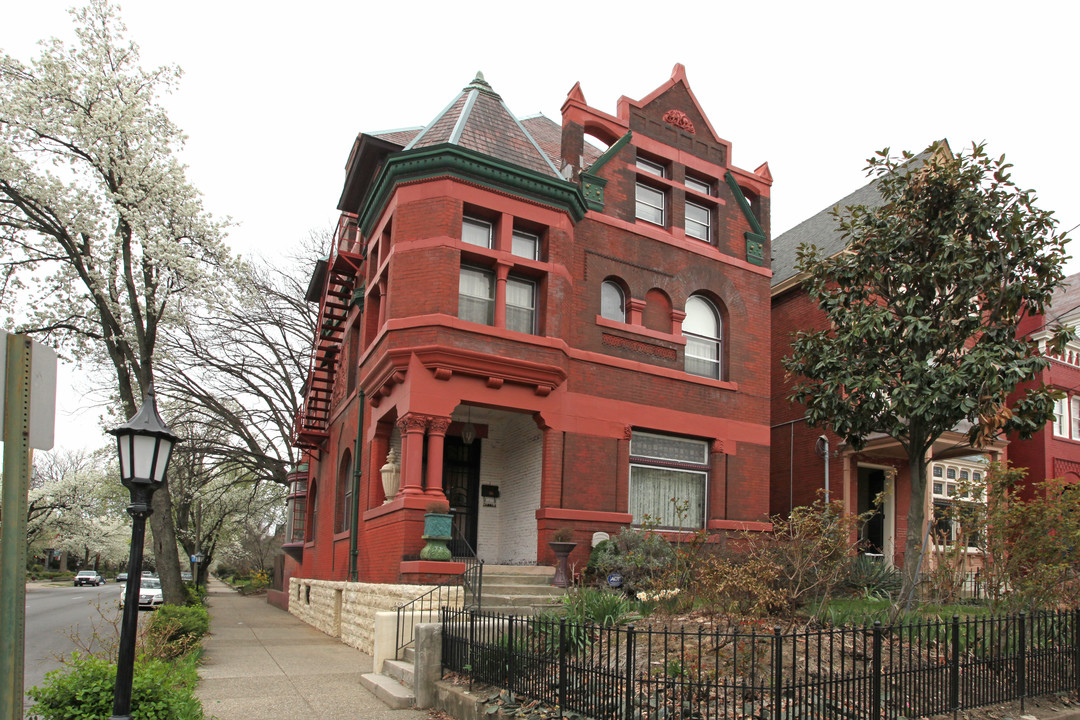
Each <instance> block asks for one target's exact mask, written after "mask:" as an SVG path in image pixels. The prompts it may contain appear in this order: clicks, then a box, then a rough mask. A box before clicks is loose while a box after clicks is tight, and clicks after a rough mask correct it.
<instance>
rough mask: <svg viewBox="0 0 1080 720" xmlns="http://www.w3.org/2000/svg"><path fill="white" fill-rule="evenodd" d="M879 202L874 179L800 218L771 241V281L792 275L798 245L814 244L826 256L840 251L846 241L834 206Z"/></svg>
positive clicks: (778, 280)
mask: <svg viewBox="0 0 1080 720" xmlns="http://www.w3.org/2000/svg"><path fill="white" fill-rule="evenodd" d="M881 204H882V199H881V195H880V194H878V191H877V182H876V181H873V182H870V183H868V184H866V185H864V186H863V187H861V188H859V189H858V190H856V191H855V192H853V193H851V194H850V195H848V196H847V197H845V198H843V199H841V200H840V201H839V202H836V203H833V204H832V205H830V206H829V207H827V208H825V209H824V210H822V211H821V212H819V213H818V214H817V215H814V216H813V217H811V218H808V219H806V220H803V221H802V222H801V223H799V224H798V225H796V226H795V227H793V228H791V229H790V230H788V231H787V232H785V233H781V234H780V235H777V236H776V237H774V238H773V241H772V271H773V277H772V284H773V285H774V286H775V285H779V284H780V283H782V282H783V281H785V280H787V279H788V278H790V277H792V276H793V275H795V261H796V260H797V252H798V250H799V246H800V245H802V244H803V243H806V244H809V245H814V246H816V247H817V249H818V252H819V253H821V254H822V255H824V256H825V257H832V256H833V255H835V254H837V253H838V252H840V251H841V250H843V249H844V248H845V247H846V246H847V243H845V242H844V237H843V235H841V234H840V230H839V227H838V226H837V220H836V218H835V217H833V216H832V215H831V212H832V209H833V208H834V207H836V206H837V205H839V206H840V208H841V209H843V208H846V207H848V206H849V205H865V206H867V207H877V206H878V205H881Z"/></svg>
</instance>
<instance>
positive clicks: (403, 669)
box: [382, 660, 415, 688]
mask: <svg viewBox="0 0 1080 720" xmlns="http://www.w3.org/2000/svg"><path fill="white" fill-rule="evenodd" d="M382 671H383V675H389V676H390V677H392V678H393V679H394V680H397V681H398V682H399V683H401V684H402V685H404V686H406V687H410V688H411V687H414V686H415V682H414V679H415V671H414V666H413V663H412V662H411V661H407V660H383V668H382Z"/></svg>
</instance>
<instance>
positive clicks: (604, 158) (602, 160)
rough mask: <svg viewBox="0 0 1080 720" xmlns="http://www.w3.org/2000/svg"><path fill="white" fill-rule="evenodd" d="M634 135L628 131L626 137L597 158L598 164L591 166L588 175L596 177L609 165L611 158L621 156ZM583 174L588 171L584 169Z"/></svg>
mask: <svg viewBox="0 0 1080 720" xmlns="http://www.w3.org/2000/svg"><path fill="white" fill-rule="evenodd" d="M633 135H634V133H633V132H632V131H627V133H626V134H625V135H623V136H622V137H621V138H619V139H618V140H616V141H615V142H614V143H612V144H611V146H610V147H608V149H607V150H605V151H604V154H603V155H601V156H600V157H598V158H596V162H594V163H593V164H592V165H590V166H589V168H588V173H589V174H590V175H596V173H598V172H599V171H600V168H602V167H604V166H605V165H607V164H608V161H610V160H611V158H613V157H615V156H616V155H618V154H619V151H620V150H622V149H623V147H625V146H626V144H627V143H628V142H630V138H631V137H633ZM581 172H582V174H584V173H585V172H586V169H585V168H582V169H581Z"/></svg>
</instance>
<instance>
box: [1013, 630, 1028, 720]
mask: <svg viewBox="0 0 1080 720" xmlns="http://www.w3.org/2000/svg"><path fill="white" fill-rule="evenodd" d="M1019 620H1020V643H1019V648H1020V657H1018V658H1017V665H1018V667H1017V668H1016V682H1017V684H1018V685H1019V687H1018V688H1017V691H1018V692H1019V695H1020V712H1021V713H1022V712H1024V696H1025V695H1027V613H1025V612H1023V611H1021V613H1020V617H1019Z"/></svg>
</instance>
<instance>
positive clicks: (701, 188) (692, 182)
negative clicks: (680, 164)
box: [685, 175, 712, 195]
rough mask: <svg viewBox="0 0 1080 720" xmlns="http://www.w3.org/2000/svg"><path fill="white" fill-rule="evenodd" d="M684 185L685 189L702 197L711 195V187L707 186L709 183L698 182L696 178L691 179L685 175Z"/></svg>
mask: <svg viewBox="0 0 1080 720" xmlns="http://www.w3.org/2000/svg"><path fill="white" fill-rule="evenodd" d="M685 184H686V187H688V188H690V189H691V190H694V191H695V192H699V193H701V194H702V195H712V186H711V185H709V183H707V182H704V181H703V180H698V179H697V178H692V177H690V176H689V175H687V176H686V183H685Z"/></svg>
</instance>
